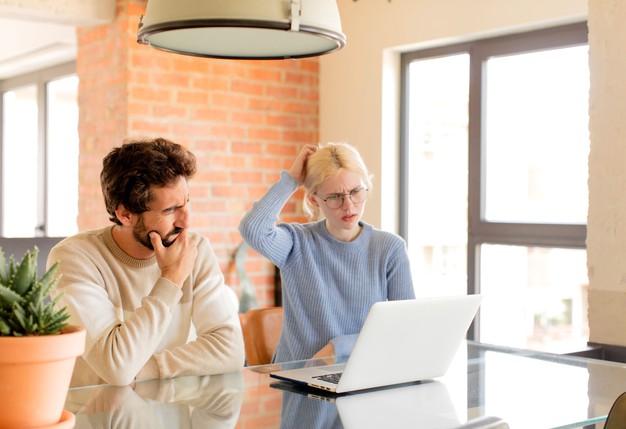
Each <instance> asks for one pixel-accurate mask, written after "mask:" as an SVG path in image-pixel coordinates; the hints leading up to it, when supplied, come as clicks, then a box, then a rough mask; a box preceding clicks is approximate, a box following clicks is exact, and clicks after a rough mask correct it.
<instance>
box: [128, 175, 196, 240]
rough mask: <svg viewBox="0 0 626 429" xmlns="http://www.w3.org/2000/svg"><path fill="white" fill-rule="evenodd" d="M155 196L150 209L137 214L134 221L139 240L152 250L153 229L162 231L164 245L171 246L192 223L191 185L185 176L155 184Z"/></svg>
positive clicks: (136, 236)
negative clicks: (175, 180) (163, 183)
mask: <svg viewBox="0 0 626 429" xmlns="http://www.w3.org/2000/svg"><path fill="white" fill-rule="evenodd" d="M152 196H153V200H152V202H150V204H149V210H148V211H146V212H144V213H141V214H139V215H137V221H136V223H135V224H134V225H133V236H134V237H135V240H137V242H138V243H141V244H142V245H143V246H145V247H147V248H148V249H150V250H154V247H153V246H152V242H151V241H150V236H149V235H148V234H149V233H150V232H152V231H154V232H156V233H157V234H159V236H161V242H162V243H163V246H164V247H168V246H171V245H172V243H174V241H176V238H178V235H179V234H180V233H181V231H182V230H183V229H185V228H189V223H190V222H189V221H190V216H189V188H188V187H187V181H186V180H185V179H184V178H182V177H181V178H180V179H179V180H178V181H177V182H176V183H174V184H172V185H169V186H164V187H159V188H156V187H155V188H152Z"/></svg>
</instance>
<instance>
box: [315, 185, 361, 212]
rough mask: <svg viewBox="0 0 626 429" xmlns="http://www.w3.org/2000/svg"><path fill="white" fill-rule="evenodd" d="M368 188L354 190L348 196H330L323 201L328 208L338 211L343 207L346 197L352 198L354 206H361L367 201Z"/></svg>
mask: <svg viewBox="0 0 626 429" xmlns="http://www.w3.org/2000/svg"><path fill="white" fill-rule="evenodd" d="M367 191H368V189H367V188H361V187H359V188H354V189H353V190H351V191H350V192H349V193H347V194H330V195H329V196H327V197H326V198H325V199H322V201H324V202H325V203H326V207H328V208H329V209H331V210H336V209H338V208H340V207H342V206H343V202H344V200H345V198H346V197H348V198H350V201H352V204H355V205H357V204H361V203H362V202H363V201H365V200H366V199H367Z"/></svg>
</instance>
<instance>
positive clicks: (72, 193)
mask: <svg viewBox="0 0 626 429" xmlns="http://www.w3.org/2000/svg"><path fill="white" fill-rule="evenodd" d="M47 87H48V89H47V93H48V97H47V101H48V109H47V112H48V120H47V133H48V139H47V143H48V149H47V162H48V164H47V165H48V169H47V176H48V180H47V181H46V189H47V225H46V226H47V235H48V236H51V237H65V236H69V235H73V234H75V233H76V232H77V230H78V228H77V218H78V100H77V97H78V77H76V76H70V77H65V78H62V79H58V80H54V81H51V82H49V83H48V85H47Z"/></svg>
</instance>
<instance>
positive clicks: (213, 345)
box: [137, 237, 245, 379]
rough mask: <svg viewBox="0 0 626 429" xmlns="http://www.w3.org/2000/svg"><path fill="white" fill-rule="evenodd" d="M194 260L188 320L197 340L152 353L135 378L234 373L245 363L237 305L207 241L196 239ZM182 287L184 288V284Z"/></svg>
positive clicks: (200, 238)
mask: <svg viewBox="0 0 626 429" xmlns="http://www.w3.org/2000/svg"><path fill="white" fill-rule="evenodd" d="M197 242H198V243H197V244H198V257H197V260H196V264H195V267H194V270H193V272H192V275H191V278H190V280H191V285H190V286H191V287H192V291H191V292H190V293H191V295H192V320H193V325H194V327H195V330H196V334H197V338H196V339H195V340H194V341H191V342H189V343H187V344H182V345H179V346H177V347H174V348H169V349H165V350H162V351H160V352H157V353H155V355H154V357H153V359H151V361H150V362H148V364H147V365H146V367H145V368H144V369H143V370H142V371H141V372H140V374H139V375H138V376H137V378H138V379H142V378H153V377H154V376H155V374H154V371H155V369H156V368H158V376H159V377H161V378H170V377H176V376H182V375H205V374H221V373H226V372H231V371H235V370H238V369H239V368H241V367H243V364H244V360H245V352H244V343H243V335H242V333H241V326H240V324H239V316H238V313H237V306H236V304H235V302H234V301H233V299H232V295H231V294H230V293H229V291H228V286H227V285H225V284H224V276H223V275H222V272H221V270H220V268H219V265H218V261H217V258H216V256H215V253H214V252H213V249H212V248H211V246H210V244H209V241H208V240H207V239H206V238H202V237H198V238H197ZM184 287H187V285H185V286H184Z"/></svg>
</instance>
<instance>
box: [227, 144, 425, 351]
mask: <svg viewBox="0 0 626 429" xmlns="http://www.w3.org/2000/svg"><path fill="white" fill-rule="evenodd" d="M299 186H303V187H304V190H305V197H304V207H305V210H306V211H307V213H308V214H309V215H310V217H311V222H309V223H305V224H300V223H277V221H278V216H279V213H280V211H281V210H282V208H283V206H284V205H285V203H286V202H287V201H288V200H289V198H290V197H291V195H292V194H293V193H294V192H295V191H296V189H297V188H298V187H299ZM371 187H372V183H371V175H370V173H369V172H368V170H367V168H366V166H365V164H364V163H363V160H362V159H361V156H360V155H359V153H358V152H357V151H356V149H354V148H353V147H352V146H350V145H348V144H345V143H328V144H326V145H320V146H315V145H306V146H304V147H303V148H302V150H301V151H300V153H299V154H298V156H297V157H296V160H295V162H294V164H293V166H292V167H291V169H290V170H289V171H282V172H281V175H280V180H279V181H278V182H277V183H275V184H274V185H273V186H272V187H271V188H270V189H269V191H268V192H267V194H265V196H263V198H261V200H259V201H258V202H257V203H255V204H254V205H253V207H252V208H251V209H250V211H249V212H248V213H247V214H246V215H245V217H244V218H243V220H242V221H241V224H240V225H239V231H240V233H241V235H242V236H243V238H244V240H245V241H246V242H247V243H248V245H249V246H250V247H252V248H253V249H255V250H256V251H257V252H259V253H260V254H262V255H263V256H265V257H266V258H268V259H269V260H271V261H272V262H273V263H274V264H275V265H276V266H277V267H278V268H279V269H280V272H281V283H282V293H283V296H282V301H283V307H284V319H283V328H282V333H281V338H280V341H279V344H278V347H277V349H276V353H275V355H274V361H275V362H285V361H290V360H300V359H309V358H311V357H316V358H317V357H327V356H347V355H349V354H350V352H351V351H352V347H353V346H354V342H355V341H356V337H357V335H358V333H359V331H360V330H361V327H362V325H363V322H364V320H365V316H366V315H367V313H368V311H369V309H370V307H371V305H372V304H373V303H374V302H377V301H384V300H400V299H413V298H415V293H414V291H413V283H412V280H411V270H410V266H409V260H408V256H407V252H406V244H405V242H404V240H402V238H400V237H399V236H397V235H395V234H392V233H389V232H385V231H381V230H378V229H376V228H374V227H372V226H371V225H369V224H367V223H365V222H363V221H362V220H361V218H362V216H363V212H364V210H365V204H366V200H367V196H368V193H369V192H370V190H371Z"/></svg>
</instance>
